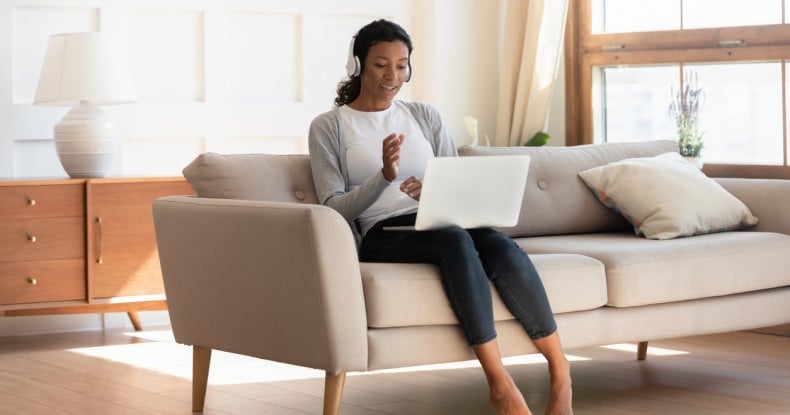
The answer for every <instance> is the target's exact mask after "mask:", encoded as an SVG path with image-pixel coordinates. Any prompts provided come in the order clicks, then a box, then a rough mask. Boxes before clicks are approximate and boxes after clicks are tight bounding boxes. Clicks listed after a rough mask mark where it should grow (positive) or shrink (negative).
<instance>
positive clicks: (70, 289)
mask: <svg viewBox="0 0 790 415" xmlns="http://www.w3.org/2000/svg"><path fill="white" fill-rule="evenodd" d="M85 298H86V287H85V262H84V261H83V260H82V259H81V258H79V259H59V260H52V261H19V262H0V305H11V304H25V303H37V302H42V301H69V300H84V299H85Z"/></svg>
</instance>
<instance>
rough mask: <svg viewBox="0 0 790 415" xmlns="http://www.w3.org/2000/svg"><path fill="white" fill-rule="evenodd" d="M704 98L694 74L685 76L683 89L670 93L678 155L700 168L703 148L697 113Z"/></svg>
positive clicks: (670, 106) (671, 113) (670, 110)
mask: <svg viewBox="0 0 790 415" xmlns="http://www.w3.org/2000/svg"><path fill="white" fill-rule="evenodd" d="M703 97H704V94H703V91H702V87H701V86H699V83H698V80H697V75H696V74H695V73H694V72H689V73H688V74H686V82H685V83H684V85H683V87H682V88H681V89H680V90H678V91H677V92H675V91H674V90H673V92H672V103H670V105H669V114H670V115H671V116H672V118H673V119H674V120H675V125H676V126H677V131H678V151H679V152H680V155H682V156H683V157H686V158H687V159H688V160H689V161H691V162H694V163H695V164H697V166H698V167H701V158H700V156H701V154H700V153H701V151H702V146H703V140H702V135H703V133H702V131H700V128H699V111H700V105H701V103H702V99H703Z"/></svg>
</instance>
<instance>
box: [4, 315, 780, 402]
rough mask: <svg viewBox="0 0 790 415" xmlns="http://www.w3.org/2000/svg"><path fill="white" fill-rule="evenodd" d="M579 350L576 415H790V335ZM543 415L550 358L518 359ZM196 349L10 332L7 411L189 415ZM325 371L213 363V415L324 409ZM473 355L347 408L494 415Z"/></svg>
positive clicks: (362, 388)
mask: <svg viewBox="0 0 790 415" xmlns="http://www.w3.org/2000/svg"><path fill="white" fill-rule="evenodd" d="M629 349H633V346H631V345H623V346H617V347H612V348H601V347H594V348H587V349H579V350H571V351H569V358H570V359H571V360H572V365H573V377H574V408H575V412H576V414H606V415H626V414H751V415H754V414H790V337H782V336H775V335H769V334H759V333H752V332H734V333H726V334H720V335H711V336H699V337H689V338H683V339H674V340H667V341H656V342H652V343H651V348H650V350H649V353H650V354H649V355H648V359H647V361H644V362H637V361H635V360H634V353H633V351H632V350H629ZM508 365H509V368H510V371H511V373H512V374H513V377H514V378H515V379H516V382H517V383H518V384H519V386H520V387H521V389H522V390H523V391H524V393H525V395H526V397H527V400H528V403H529V404H530V407H531V408H532V410H533V412H535V413H536V414H540V413H542V411H543V406H544V405H545V402H546V393H547V375H546V365H545V363H544V362H543V361H542V359H540V358H539V356H526V357H522V358H518V359H508ZM190 371H191V350H190V349H189V348H188V347H185V346H181V345H178V344H175V343H174V342H173V340H172V335H171V332H170V331H169V329H168V328H167V327H165V328H158V329H157V328H147V329H146V330H145V331H143V332H140V333H130V332H122V331H99V332H95V331H94V332H80V333H64V334H48V335H40V336H24V337H22V336H19V337H6V338H0V414H3V415H5V414H13V415H18V414H46V415H59V414H79V415H93V414H96V415H115V414H135V415H138V414H156V415H164V414H189V413H191V410H190V396H191V395H190V394H191V392H190V385H191V383H190ZM322 385H323V373H321V372H318V371H314V370H306V369H303V368H298V367H293V366H287V365H281V364H275V363H272V362H267V361H263V360H258V359H250V358H245V357H242V356H237V355H231V354H226V353H215V354H214V356H213V360H212V367H211V375H210V378H209V390H208V394H207V398H206V411H205V412H204V413H205V414H243V415H250V414H286V415H288V414H318V413H320V408H321V395H322V391H323V386H322ZM486 400H487V390H486V386H485V382H484V380H483V375H482V373H481V371H480V369H479V368H478V367H477V366H476V365H475V364H474V363H473V362H471V363H469V362H467V363H464V364H456V365H447V366H432V367H421V368H411V369H409V370H406V371H392V372H379V373H374V374H350V375H349V377H348V379H347V381H346V390H345V395H344V397H343V406H342V413H343V414H346V415H355V414H360V415H361V414H398V415H408V414H436V415H442V414H453V415H459V414H460V415H467V414H489V413H491V412H490V410H489V409H488V405H487V403H486Z"/></svg>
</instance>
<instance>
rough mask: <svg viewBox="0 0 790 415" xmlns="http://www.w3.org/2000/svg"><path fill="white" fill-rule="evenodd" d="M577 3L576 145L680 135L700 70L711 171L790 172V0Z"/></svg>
mask: <svg viewBox="0 0 790 415" xmlns="http://www.w3.org/2000/svg"><path fill="white" fill-rule="evenodd" d="M570 1H571V8H570V11H569V19H568V30H567V33H566V76H567V79H566V93H567V99H566V106H567V111H566V124H567V132H568V139H567V142H568V144H569V145H573V144H585V143H600V142H623V141H645V140H654V139H676V138H677V132H676V128H675V124H674V121H673V119H672V118H671V116H670V113H669V105H670V102H671V100H672V96H673V92H675V91H677V90H678V89H679V88H681V87H682V86H683V85H684V82H685V79H684V78H686V77H687V76H689V75H692V74H693V76H695V77H696V78H697V81H698V82H697V83H698V85H700V86H701V87H702V88H703V93H704V99H703V102H702V106H701V110H700V115H699V119H700V129H701V130H702V131H703V132H704V142H705V145H704V148H703V156H704V159H705V165H706V167H705V171H706V172H707V173H708V174H711V175H716V176H743V177H780V178H790V167H789V166H788V158H790V146H788V122H790V118H788V111H787V110H786V108H787V105H788V100H790V97H788V92H790V78H788V71H790V10H789V9H790V0H675V1H667V0H640V1H633V0H570Z"/></svg>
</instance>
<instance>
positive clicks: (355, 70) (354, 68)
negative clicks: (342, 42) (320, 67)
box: [346, 36, 362, 78]
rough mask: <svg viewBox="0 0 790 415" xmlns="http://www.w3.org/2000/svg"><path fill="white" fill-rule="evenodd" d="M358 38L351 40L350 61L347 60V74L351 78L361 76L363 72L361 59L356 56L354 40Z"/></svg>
mask: <svg viewBox="0 0 790 415" xmlns="http://www.w3.org/2000/svg"><path fill="white" fill-rule="evenodd" d="M355 39H356V36H354V37H352V38H351V44H350V45H348V59H347V60H346V74H347V75H348V76H349V77H352V78H353V77H355V76H359V73H360V72H362V65H361V64H360V63H359V57H358V56H356V55H354V40H355Z"/></svg>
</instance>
